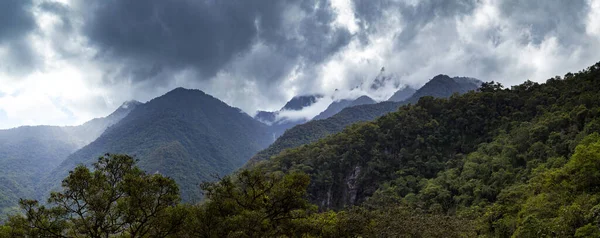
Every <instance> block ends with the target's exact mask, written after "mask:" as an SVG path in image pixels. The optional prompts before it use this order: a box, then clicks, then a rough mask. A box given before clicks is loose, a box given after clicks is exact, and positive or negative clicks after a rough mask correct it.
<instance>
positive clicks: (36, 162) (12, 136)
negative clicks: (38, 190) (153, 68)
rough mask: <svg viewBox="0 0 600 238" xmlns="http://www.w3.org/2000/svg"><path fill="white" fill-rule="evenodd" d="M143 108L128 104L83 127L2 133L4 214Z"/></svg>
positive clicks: (1, 198)
mask: <svg viewBox="0 0 600 238" xmlns="http://www.w3.org/2000/svg"><path fill="white" fill-rule="evenodd" d="M139 104H140V103H139V102H136V101H131V102H126V103H124V104H123V105H121V106H120V107H119V108H118V109H117V110H116V111H114V112H113V113H111V114H110V115H108V116H106V117H102V118H95V119H93V120H90V121H88V122H86V123H84V124H82V125H79V126H65V127H59V126H22V127H17V128H13V129H7V130H0V214H4V213H6V212H9V210H10V209H11V208H13V207H15V206H16V205H17V202H18V201H19V198H21V197H31V196H33V194H34V191H35V186H36V184H38V183H39V180H40V179H41V178H42V177H43V176H45V175H47V174H48V173H49V172H50V171H51V170H52V169H53V168H55V167H57V166H58V165H59V164H60V163H61V162H62V161H63V160H64V159H65V158H67V156H68V155H69V154H71V153H73V152H74V151H76V150H77V149H79V148H81V147H83V146H84V145H86V144H88V143H90V142H91V141H92V140H94V139H96V138H97V137H98V136H99V135H100V134H101V133H102V132H103V131H104V130H105V129H106V128H108V127H110V126H111V125H113V124H115V123H116V122H118V121H119V120H121V119H122V118H124V117H125V116H126V115H127V114H128V113H129V112H130V111H131V110H132V109H134V108H135V107H136V106H137V105H139Z"/></svg>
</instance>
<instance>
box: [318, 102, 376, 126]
mask: <svg viewBox="0 0 600 238" xmlns="http://www.w3.org/2000/svg"><path fill="white" fill-rule="evenodd" d="M374 103H377V102H376V101H375V100H373V99H372V98H370V97H368V96H360V97H359V98H357V99H354V100H351V99H343V100H339V101H335V102H332V103H331V104H330V105H329V106H328V107H327V109H325V111H323V112H321V113H319V115H317V116H315V117H314V118H313V120H322V119H326V118H329V117H331V116H333V115H335V114H337V113H338V112H341V111H342V110H343V109H344V108H347V107H353V106H358V105H365V104H374Z"/></svg>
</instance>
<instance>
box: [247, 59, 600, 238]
mask: <svg viewBox="0 0 600 238" xmlns="http://www.w3.org/2000/svg"><path fill="white" fill-rule="evenodd" d="M598 88H600V63H598V64H596V65H594V66H592V67H590V68H588V69H587V70H584V71H581V72H579V73H576V74H571V73H569V74H567V75H565V77H564V78H560V77H555V78H552V79H549V80H548V81H547V82H546V83H545V84H537V83H533V82H529V81H528V82H525V83H523V84H521V85H518V86H514V87H512V88H511V89H505V88H503V87H502V85H500V84H497V83H485V84H483V85H482V87H481V89H480V91H479V92H470V93H466V94H464V95H460V96H458V95H454V96H452V97H450V98H449V99H435V98H432V97H424V98H421V100H420V101H419V102H418V103H416V104H414V105H407V106H404V107H401V108H400V110H399V111H397V112H394V113H390V114H388V115H385V116H383V117H380V118H378V119H377V120H375V121H373V122H364V123H358V124H354V125H352V126H350V127H348V128H346V129H345V130H344V131H343V132H341V133H338V134H334V135H330V136H328V137H326V138H324V139H322V140H319V141H318V142H316V143H312V144H309V145H305V146H301V147H298V148H294V149H289V150H285V151H283V152H282V153H281V154H279V155H277V156H274V157H272V158H271V160H269V161H265V162H261V163H258V164H257V165H256V167H259V168H263V169H266V170H268V171H277V172H284V173H297V172H302V173H306V174H308V175H309V176H310V178H311V184H310V185H309V187H308V195H309V200H310V201H311V202H312V203H314V204H317V205H318V206H319V207H320V209H321V210H329V209H333V210H347V209H350V208H351V207H352V206H357V205H358V206H360V207H363V208H364V209H367V210H370V211H386V212H387V211H388V210H390V209H392V208H395V207H401V208H402V207H404V208H405V209H407V210H410V211H414V212H416V213H417V215H415V216H417V217H418V216H420V215H419V214H423V215H430V216H451V217H453V219H457V220H461V219H464V220H468V221H470V222H472V224H473V225H472V226H471V227H473V228H474V229H475V231H476V233H477V234H478V235H480V236H500V237H507V236H513V235H514V236H516V237H531V236H534V237H539V236H562V237H570V236H575V235H577V236H590V235H592V236H595V235H597V234H599V233H598V231H599V229H598V228H599V224H600V223H598V221H600V220H597V219H598V215H597V210H598V206H599V205H598V204H600V200H599V198H600V197H599V196H600V190H599V189H598V185H600V184H599V183H598V182H597V181H599V180H598V178H597V177H598V176H600V175H599V174H600V172H599V171H600V170H599V169H600V167H599V165H600V153H599V152H600V151H599V150H598V148H599V147H598V146H600V136H599V135H598V134H597V132H599V131H600V94H598V92H597V89H598ZM411 217H412V215H411Z"/></svg>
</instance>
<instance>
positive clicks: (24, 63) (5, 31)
mask: <svg viewBox="0 0 600 238" xmlns="http://www.w3.org/2000/svg"><path fill="white" fill-rule="evenodd" d="M31 8H32V1H31V0H3V1H2V4H1V6H0V22H1V23H0V47H3V48H5V50H6V54H7V56H6V57H7V58H8V59H5V60H3V61H2V62H0V70H2V71H4V72H8V73H14V74H22V73H24V72H26V71H29V70H31V69H32V68H34V66H35V64H36V62H37V60H36V55H35V52H34V51H33V50H32V49H31V47H30V45H29V43H28V42H25V41H26V39H25V37H26V36H27V35H28V34H30V33H31V32H32V31H33V30H35V29H36V27H37V25H36V22H35V18H34V17H33V14H32V12H31Z"/></svg>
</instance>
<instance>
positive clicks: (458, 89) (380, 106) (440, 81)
mask: <svg viewBox="0 0 600 238" xmlns="http://www.w3.org/2000/svg"><path fill="white" fill-rule="evenodd" d="M480 85H481V81H479V80H477V79H470V78H459V77H456V78H450V77H449V76H447V75H438V76H436V77H434V78H432V79H431V80H429V82H427V83H426V84H425V85H423V87H421V88H420V89H419V90H417V91H416V92H415V93H414V94H413V95H412V96H411V97H410V98H408V99H407V100H405V101H403V102H389V101H388V102H380V103H377V104H370V105H369V104H368V105H358V106H354V107H348V108H345V109H343V110H342V111H340V112H339V113H337V114H335V115H334V116H332V117H330V118H327V119H324V120H313V121H309V122H307V123H305V124H301V125H298V126H295V127H293V128H291V129H288V130H287V131H285V133H283V135H282V136H280V137H279V138H277V140H276V141H275V142H274V143H273V144H271V145H270V146H269V147H268V148H267V149H264V150H262V151H260V152H259V153H258V154H256V155H255V156H253V157H252V158H251V159H250V161H249V162H248V164H250V165H251V164H254V163H256V162H258V161H261V160H265V159H269V158H270V157H271V156H273V155H276V154H279V153H280V152H281V151H283V150H285V149H289V148H294V147H298V146H301V145H304V144H308V143H311V142H315V141H317V140H319V139H321V138H324V137H326V136H327V135H330V134H333V133H336V132H340V131H342V130H343V129H344V128H345V127H346V126H349V125H351V124H354V123H357V122H361V121H371V120H374V119H376V118H377V117H380V116H383V115H385V114H387V113H390V112H393V111H396V110H398V108H399V107H400V106H402V105H405V104H408V103H416V102H418V101H419V99H420V98H421V97H425V96H433V97H438V98H446V97H450V96H452V95H453V94H454V93H465V92H468V91H472V90H476V89H477V88H478V87H479V86H480Z"/></svg>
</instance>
